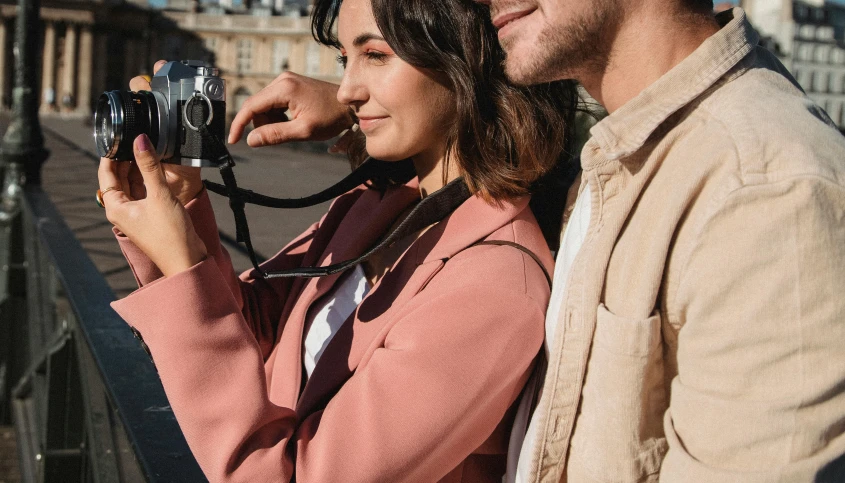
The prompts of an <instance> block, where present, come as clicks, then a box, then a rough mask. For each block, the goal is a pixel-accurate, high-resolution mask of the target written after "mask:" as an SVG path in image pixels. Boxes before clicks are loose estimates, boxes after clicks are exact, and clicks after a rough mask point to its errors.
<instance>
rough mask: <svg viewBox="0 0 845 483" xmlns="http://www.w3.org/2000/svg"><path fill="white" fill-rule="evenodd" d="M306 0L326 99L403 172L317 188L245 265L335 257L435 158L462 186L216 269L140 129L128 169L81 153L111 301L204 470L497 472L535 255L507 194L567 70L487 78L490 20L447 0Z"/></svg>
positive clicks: (532, 161)
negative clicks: (318, 215) (332, 72)
mask: <svg viewBox="0 0 845 483" xmlns="http://www.w3.org/2000/svg"><path fill="white" fill-rule="evenodd" d="M314 12H315V13H314V28H315V34H316V36H317V38H318V39H319V40H320V41H322V42H325V43H328V44H332V45H337V46H338V47H339V49H340V53H341V61H342V62H343V63H344V65H345V67H346V71H345V74H344V77H343V81H342V83H341V86H340V89H339V92H338V99H339V100H341V102H343V103H345V104H347V105H348V106H349V107H350V109H351V111H352V112H353V115H354V116H355V117H356V118H357V121H358V125H359V126H360V131H361V132H362V133H363V135H364V136H365V149H366V152H367V153H369V154H370V155H372V156H373V157H376V158H378V159H382V160H386V161H399V160H404V159H409V158H410V159H411V160H412V162H413V164H414V167H415V169H416V172H417V178H416V179H414V180H412V181H411V182H408V183H405V184H393V185H391V184H390V183H376V184H375V185H373V186H361V187H359V188H357V189H355V190H353V191H351V192H349V193H347V194H345V195H343V196H341V197H339V198H338V199H336V200H335V202H334V203H333V204H332V207H331V208H330V210H329V211H328V213H327V214H326V215H325V216H324V217H323V218H322V219H321V220H320V221H319V222H318V223H315V224H314V225H313V226H312V227H310V228H309V229H308V230H307V231H306V232H305V233H303V234H302V235H301V236H300V237H298V238H297V239H296V240H294V241H293V242H291V243H290V244H289V245H287V246H286V247H285V248H284V249H282V251H281V252H280V253H278V254H277V255H276V256H275V257H273V258H272V259H271V260H269V261H267V262H266V263H265V264H264V266H263V267H262V268H264V269H266V270H282V269H289V268H296V267H301V266H313V265H328V264H331V263H334V262H337V261H339V260H345V259H350V258H354V257H356V256H358V255H359V254H361V253H362V252H363V251H364V250H366V249H367V248H368V247H370V246H372V245H373V244H374V242H376V241H377V240H378V239H380V238H381V237H383V236H384V234H385V233H386V232H387V231H388V230H389V228H390V227H391V225H393V224H395V223H396V222H397V220H400V219H402V216H403V214H404V213H406V212H407V211H408V209H409V208H410V207H412V206H413V204H414V203H415V202H417V201H418V200H419V199H420V198H421V197H425V196H427V195H429V194H430V193H432V192H435V191H437V190H438V189H440V188H441V187H442V186H444V184H445V183H447V182H449V181H451V180H453V179H455V178H456V177H457V176H462V177H463V178H464V180H465V181H466V182H467V184H468V186H469V187H470V188H471V190H472V191H473V193H475V196H473V197H471V198H470V199H469V200H467V201H466V202H464V203H463V204H462V205H461V206H459V207H458V208H457V209H456V210H455V211H454V212H453V213H452V214H451V215H449V216H448V217H447V218H445V219H443V220H442V221H440V222H439V223H436V224H434V225H433V226H429V227H427V228H425V229H422V230H420V231H419V232H418V233H415V234H414V235H412V236H409V237H407V238H406V239H405V240H402V241H401V242H399V243H396V244H395V245H394V246H393V247H391V248H390V249H388V250H387V251H385V252H383V253H382V254H381V255H380V256H379V257H377V259H371V260H369V261H367V262H365V263H362V264H361V265H359V266H357V267H356V268H355V269H354V270H350V271H348V272H346V273H344V274H339V275H333V276H329V277H324V278H319V279H295V280H291V279H272V280H265V279H261V278H256V277H255V272H254V271H250V272H247V273H245V274H243V275H242V276H241V277H240V278H238V277H237V276H235V275H234V273H233V271H232V266H231V263H230V260H229V257H228V255H227V253H226V252H225V250H224V249H223V248H222V247H221V246H220V241H219V238H218V236H217V228H216V225H215V222H214V217H213V212H212V210H211V207H210V204H209V201H208V198H207V195H206V192H205V191H204V190H202V185H201V183H200V182H199V174H198V173H197V172H196V171H192V170H190V169H185V168H178V167H175V168H174V167H171V166H168V167H165V168H161V166H160V164H159V163H158V162H157V161H156V160H155V156H154V153H153V151H152V148H151V147H150V145H149V140H148V139H147V138H146V136H143V135H142V136H140V137H139V138H138V139H137V140H136V143H135V148H136V153H135V154H136V159H137V168H138V171H139V172H140V175H141V176H142V177H143V186H141V184H140V183H139V182H138V181H137V177H136V176H133V174H132V173H131V172H130V169H129V168H127V167H126V166H127V165H126V164H118V165H116V164H115V163H113V162H111V161H109V160H106V159H104V160H103V161H102V162H101V165H100V186H101V189H103V190H105V189H106V188H108V187H112V186H116V187H118V188H119V190H118V189H114V190H110V191H108V192H106V193H105V195H104V201H105V206H106V212H107V216H108V218H109V220H110V221H111V222H112V223H114V224H115V226H116V230H118V231H119V232H122V233H119V240H120V244H121V247H122V249H123V250H124V253H125V254H126V256H127V258H128V260H129V262H130V265H131V266H132V268H133V270H134V272H135V274H136V277H137V279H138V282H139V284H140V285H141V288H140V289H139V290H138V291H136V292H134V293H133V294H131V295H130V296H128V297H127V298H125V299H123V300H121V301H119V302H116V303H115V304H114V308H115V310H117V312H118V313H120V314H121V316H123V318H124V319H125V320H126V321H127V322H128V323H129V324H130V325H132V326H134V327H135V328H136V329H138V330H139V331H140V333H142V334H143V337H144V339H145V341H146V343H147V344H148V346H149V349H150V351H151V353H152V356H153V358H154V360H155V362H156V366H157V368H158V371H159V375H160V377H161V380H162V383H163V385H164V388H165V391H166V392H167V395H168V398H169V400H170V403H171V407H172V408H173V411H174V413H175V415H176V418H177V420H178V422H179V424H180V426H181V428H182V430H183V432H184V434H185V438H186V439H187V441H188V443H189V445H190V447H191V449H192V451H193V452H194V455H195V456H196V459H197V461H198V462H199V464H200V466H201V467H202V469H203V471H204V472H205V474H206V475H207V476H208V478H209V479H210V480H211V481H248V482H257V481H274V482H275V481H291V480H293V479H295V480H296V481H299V482H307V481H316V482H334V481H343V482H352V481H389V482H393V481H500V480H501V476H502V474H503V472H504V467H505V452H506V446H507V441H508V432H509V429H510V422H511V420H512V417H513V411H514V409H513V408H514V407H515V406H514V402H515V401H516V399H517V397H518V395H519V393H520V390H521V388H522V386H523V385H524V383H525V381H526V379H527V378H528V375H529V372H530V370H531V367H532V364H533V360H534V358H535V356H536V355H537V353H538V351H539V349H540V347H541V344H542V340H543V319H544V313H545V307H546V304H547V302H548V297H549V286H548V282H547V280H546V275H544V271H549V272H550V271H551V270H552V259H551V256H550V253H549V251H548V247H547V245H546V244H545V242H544V240H543V236H542V233H541V230H540V228H539V226H538V225H537V222H536V220H535V218H534V216H533V215H532V213H531V211H530V210H529V209H528V206H527V204H528V197H527V196H526V195H527V193H528V189H529V186H530V185H531V183H532V182H534V181H535V180H537V179H538V178H539V177H540V176H541V175H542V174H544V173H545V172H547V171H549V169H550V168H551V167H552V166H554V165H555V163H556V161H557V159H558V158H559V157H560V156H561V152H562V149H563V147H564V145H565V142H566V141H567V140H566V139H565V138H564V137H563V136H561V135H560V134H557V133H560V132H562V130H560V126H561V125H562V124H565V123H568V122H570V121H571V117H570V116H571V113H572V112H573V111H572V108H573V103H574V100H575V92H574V89H573V86H572V85H570V84H562V83H561V84H550V85H547V86H544V87H541V88H536V89H535V88H532V89H520V88H515V87H513V86H510V85H508V84H507V83H506V82H505V81H504V74H503V72H502V71H501V67H500V65H501V59H502V54H501V51H500V50H499V48H498V45H497V43H496V42H495V35H496V34H495V31H494V30H493V28H492V26H490V25H489V19H487V18H485V16H484V15H485V11H484V9H481V8H479V7H478V6H476V5H475V4H474V3H473V2H471V1H468V0H466V1H464V0H446V1H444V2H443V3H442V4H441V5H438V6H436V7H433V6H432V5H431V3H430V2H429V1H428V0H406V1H397V0H373V2H372V4H371V3H370V0H344V1H343V3H342V4H341V3H340V2H336V1H333V0H325V1H317V2H316V5H315V10H314ZM335 21H337V38H335V37H334V36H333V35H332V32H333V28H334V24H335ZM353 158H355V159H356V160H360V153H359V156H355V155H353ZM133 180H135V181H133ZM183 205H184V207H183ZM481 240H503V241H507V242H514V243H517V244H519V245H521V246H522V247H524V248H526V249H527V250H528V251H530V252H533V253H534V254H536V256H537V257H538V260H539V262H538V261H535V260H534V259H532V258H531V257H530V256H528V255H527V254H526V253H523V252H522V251H520V250H517V249H514V248H513V247H510V246H477V245H476V242H478V241H481Z"/></svg>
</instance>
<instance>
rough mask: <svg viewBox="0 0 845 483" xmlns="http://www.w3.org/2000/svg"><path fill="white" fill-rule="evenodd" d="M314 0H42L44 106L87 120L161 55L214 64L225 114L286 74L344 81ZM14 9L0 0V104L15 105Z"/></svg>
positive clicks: (48, 110)
mask: <svg viewBox="0 0 845 483" xmlns="http://www.w3.org/2000/svg"><path fill="white" fill-rule="evenodd" d="M307 2H308V0H300V1H294V0H260V1H252V2H244V1H235V0H219V1H214V2H208V3H206V2H198V1H196V0H157V1H156V0H152V1H150V2H148V1H147V0H63V1H62V0H52V1H51V0H45V1H43V2H42V8H41V18H42V21H43V32H44V33H43V47H42V50H43V55H42V56H41V59H39V60H40V61H41V63H42V64H41V73H42V75H41V85H40V86H39V92H40V93H41V112H42V114H45V115H51V114H56V115H62V116H68V117H89V116H90V115H91V113H92V108H93V104H94V103H95V102H96V100H97V97H98V96H99V95H100V93H102V92H103V91H105V90H112V89H126V88H128V82H129V79H131V78H132V77H134V76H136V75H139V74H142V73H147V74H151V72H150V70H151V69H152V65H153V63H154V62H155V61H156V60H158V59H169V60H178V59H201V60H206V61H209V62H212V63H213V64H214V65H216V66H217V67H218V68H220V70H221V75H222V76H224V77H225V78H226V81H227V93H228V99H227V103H228V111H229V116H230V118H231V117H233V116H234V114H235V113H236V112H237V110H238V109H239V108H240V106H241V104H242V103H243V101H244V100H245V99H246V98H247V97H249V96H250V95H252V94H254V93H256V92H258V90H260V89H261V88H262V87H264V86H266V85H267V84H269V83H270V81H272V80H273V79H274V78H275V77H276V76H278V75H279V74H281V73H282V72H284V71H291V72H296V73H300V74H305V75H308V76H311V77H317V78H320V79H324V80H330V81H339V79H340V76H341V73H342V69H341V68H340V67H339V66H338V64H337V62H336V55H337V54H336V52H334V51H333V50H332V49H329V48H326V47H324V46H321V45H319V44H317V43H316V42H315V41H314V40H313V38H312V37H311V30H310V27H311V24H310V17H309V11H310V6H309V5H308V3H307ZM15 12H16V6H15V4H14V3H13V2H12V0H0V109H8V108H9V107H10V104H11V89H12V63H13V62H12V43H13V41H12V39H13V32H14V17H15Z"/></svg>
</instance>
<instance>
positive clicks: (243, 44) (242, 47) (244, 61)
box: [238, 39, 252, 74]
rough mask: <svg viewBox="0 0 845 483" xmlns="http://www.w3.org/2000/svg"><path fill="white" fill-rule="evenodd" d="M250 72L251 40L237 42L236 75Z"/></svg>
mask: <svg viewBox="0 0 845 483" xmlns="http://www.w3.org/2000/svg"><path fill="white" fill-rule="evenodd" d="M251 70H252V39H240V40H238V73H239V74H243V73H245V72H250V71H251Z"/></svg>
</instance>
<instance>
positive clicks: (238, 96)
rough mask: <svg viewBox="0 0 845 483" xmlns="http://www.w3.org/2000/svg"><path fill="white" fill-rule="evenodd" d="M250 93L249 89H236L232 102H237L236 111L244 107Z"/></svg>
mask: <svg viewBox="0 0 845 483" xmlns="http://www.w3.org/2000/svg"><path fill="white" fill-rule="evenodd" d="M250 95H251V94H250V93H249V89H247V88H246V87H238V90H236V91H235V95H234V96H233V97H232V102H233V103H234V104H235V112H238V111H240V110H241V108H242V107H244V102H246V100H247V98H249V96H250Z"/></svg>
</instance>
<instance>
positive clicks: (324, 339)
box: [302, 265, 370, 378]
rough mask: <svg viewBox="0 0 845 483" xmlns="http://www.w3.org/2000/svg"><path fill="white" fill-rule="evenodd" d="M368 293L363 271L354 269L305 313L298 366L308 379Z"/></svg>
mask: <svg viewBox="0 0 845 483" xmlns="http://www.w3.org/2000/svg"><path fill="white" fill-rule="evenodd" d="M369 291H370V282H369V281H368V280H367V277H366V275H365V274H364V269H363V268H361V265H356V266H355V268H354V269H353V270H351V271H350V272H349V273H345V274H343V275H342V276H341V279H340V280H339V281H338V282H337V283H336V284H335V286H334V287H333V288H332V290H331V291H329V292H328V293H327V294H326V295H324V296H323V297H322V298H320V300H318V301H317V302H316V303H315V304H314V305H312V306H311V308H310V309H308V319H307V320H306V323H307V324H308V333H307V334H305V342H304V344H303V345H304V348H303V351H302V362H303V364H304V365H305V372H306V374H307V375H308V377H309V378H310V377H311V373H312V372H314V367H315V366H316V365H317V361H319V360H320V356H322V355H323V351H324V350H326V347H327V346H328V345H329V342H331V341H332V338H334V336H335V334H337V331H338V330H340V327H341V326H342V325H343V323H344V322H346V319H348V318H349V316H350V315H352V312H354V311H355V308H356V307H358V305H360V303H361V301H362V300H364V297H366V296H367V292H369Z"/></svg>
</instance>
